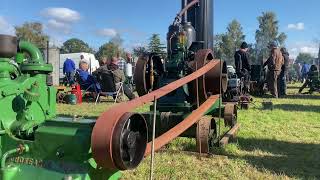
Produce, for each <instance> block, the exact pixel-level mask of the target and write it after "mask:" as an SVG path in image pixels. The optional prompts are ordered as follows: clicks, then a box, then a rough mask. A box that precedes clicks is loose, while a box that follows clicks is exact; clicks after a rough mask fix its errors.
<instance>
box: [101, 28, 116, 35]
mask: <svg viewBox="0 0 320 180" xmlns="http://www.w3.org/2000/svg"><path fill="white" fill-rule="evenodd" d="M117 34H118V32H117V31H116V30H115V29H112V28H105V29H101V30H98V31H97V35H99V36H107V37H114V36H116V35H117Z"/></svg>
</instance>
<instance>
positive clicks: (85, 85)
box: [77, 61, 101, 92]
mask: <svg viewBox="0 0 320 180" xmlns="http://www.w3.org/2000/svg"><path fill="white" fill-rule="evenodd" d="M77 73H78V76H79V80H78V81H79V84H80V86H81V89H86V90H87V89H89V90H91V91H95V92H100V91H101V87H100V85H99V84H98V83H97V81H96V80H95V79H94V77H93V76H92V75H90V74H89V72H88V63H87V62H85V61H81V62H80V64H79V69H77Z"/></svg>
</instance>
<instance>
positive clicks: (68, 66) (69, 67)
mask: <svg viewBox="0 0 320 180" xmlns="http://www.w3.org/2000/svg"><path fill="white" fill-rule="evenodd" d="M75 70H76V67H75V64H74V62H73V60H72V59H66V60H65V61H64V63H63V74H66V73H71V72H74V71H75Z"/></svg>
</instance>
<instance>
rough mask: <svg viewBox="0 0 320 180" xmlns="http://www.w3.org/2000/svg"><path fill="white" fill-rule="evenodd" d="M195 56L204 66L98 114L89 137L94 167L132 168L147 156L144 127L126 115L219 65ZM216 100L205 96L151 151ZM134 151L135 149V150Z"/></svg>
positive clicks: (202, 55) (202, 54) (204, 56)
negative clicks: (94, 162) (197, 106)
mask: <svg viewBox="0 0 320 180" xmlns="http://www.w3.org/2000/svg"><path fill="white" fill-rule="evenodd" d="M195 56H196V59H197V60H199V61H200V59H202V61H203V62H206V63H205V64H203V65H202V66H201V67H199V68H197V70H196V71H194V72H193V73H192V74H190V75H188V76H185V77H183V78H181V79H179V80H177V81H175V82H173V83H170V84H168V85H166V86H164V87H162V88H160V89H157V90H155V91H152V92H151V93H149V94H146V95H144V96H142V97H139V98H136V99H134V100H132V101H129V102H123V103H121V104H119V105H117V106H114V107H112V108H110V109H109V110H107V111H105V112H104V113H102V115H101V116H100V117H99V118H98V119H97V121H96V124H95V126H94V128H93V132H92V136H91V148H92V153H93V157H94V159H95V161H96V162H97V164H98V166H101V167H103V168H106V169H121V170H125V169H130V168H134V167H136V166H137V165H138V164H139V163H140V161H141V160H142V159H143V154H144V155H148V154H149V153H150V152H151V145H150V143H148V144H147V142H146V139H147V128H146V127H147V126H146V122H145V120H144V118H143V117H142V116H140V115H137V114H135V113H127V112H130V111H132V110H133V109H135V108H137V107H139V106H142V105H144V104H146V103H149V102H151V101H153V100H154V98H156V99H159V98H160V97H162V96H165V95H166V94H168V93H170V92H172V91H174V90H176V89H177V88H179V87H181V86H183V85H185V84H188V83H190V82H192V81H194V80H195V79H197V78H202V79H203V82H204V80H205V78H204V77H203V76H204V75H206V76H207V73H209V72H210V71H211V70H212V69H215V68H216V67H217V66H219V63H220V61H219V60H213V59H211V58H212V51H211V50H200V51H198V52H197V53H196V55H195ZM208 57H209V58H208ZM219 67H220V66H219ZM208 77H210V76H208ZM205 83H206V82H205ZM210 83H214V82H210ZM209 88H210V86H209ZM205 93H206V92H205ZM218 99H219V95H213V94H212V95H211V94H210V95H209V94H207V93H206V97H205V99H204V101H203V102H201V103H200V106H199V108H197V109H196V110H194V111H193V112H192V113H191V114H190V115H189V116H188V117H187V118H186V119H184V120H183V121H181V122H180V123H179V124H178V125H176V126H175V127H173V128H172V129H170V130H169V131H167V132H166V133H164V134H162V135H161V136H159V137H157V138H156V139H155V150H158V149H159V148H161V147H162V146H164V145H165V144H167V143H168V142H170V141H171V140H173V139H174V138H176V137H178V136H179V135H180V134H182V133H183V132H184V131H186V130H187V129H188V128H190V127H191V126H192V125H193V124H195V123H197V122H198V121H199V119H200V118H201V117H202V116H203V115H204V114H205V113H206V112H207V111H208V110H209V109H210V108H211V106H212V104H214V103H215V102H216V101H217V100H218ZM134 143H135V144H138V145H139V147H138V146H135V147H134ZM121 148H125V151H121ZM137 148H139V150H136V149H137Z"/></svg>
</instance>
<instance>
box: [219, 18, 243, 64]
mask: <svg viewBox="0 0 320 180" xmlns="http://www.w3.org/2000/svg"><path fill="white" fill-rule="evenodd" d="M244 39H245V35H243V32H242V27H241V24H240V23H239V22H238V21H237V20H235V19H234V20H232V21H231V23H230V24H229V25H228V27H227V32H226V33H225V34H223V35H221V41H220V48H221V58H222V59H223V60H225V61H226V62H227V63H228V64H233V63H234V61H233V59H234V57H233V56H234V53H235V51H236V50H237V49H238V48H239V47H240V45H241V43H242V42H243V41H244Z"/></svg>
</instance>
